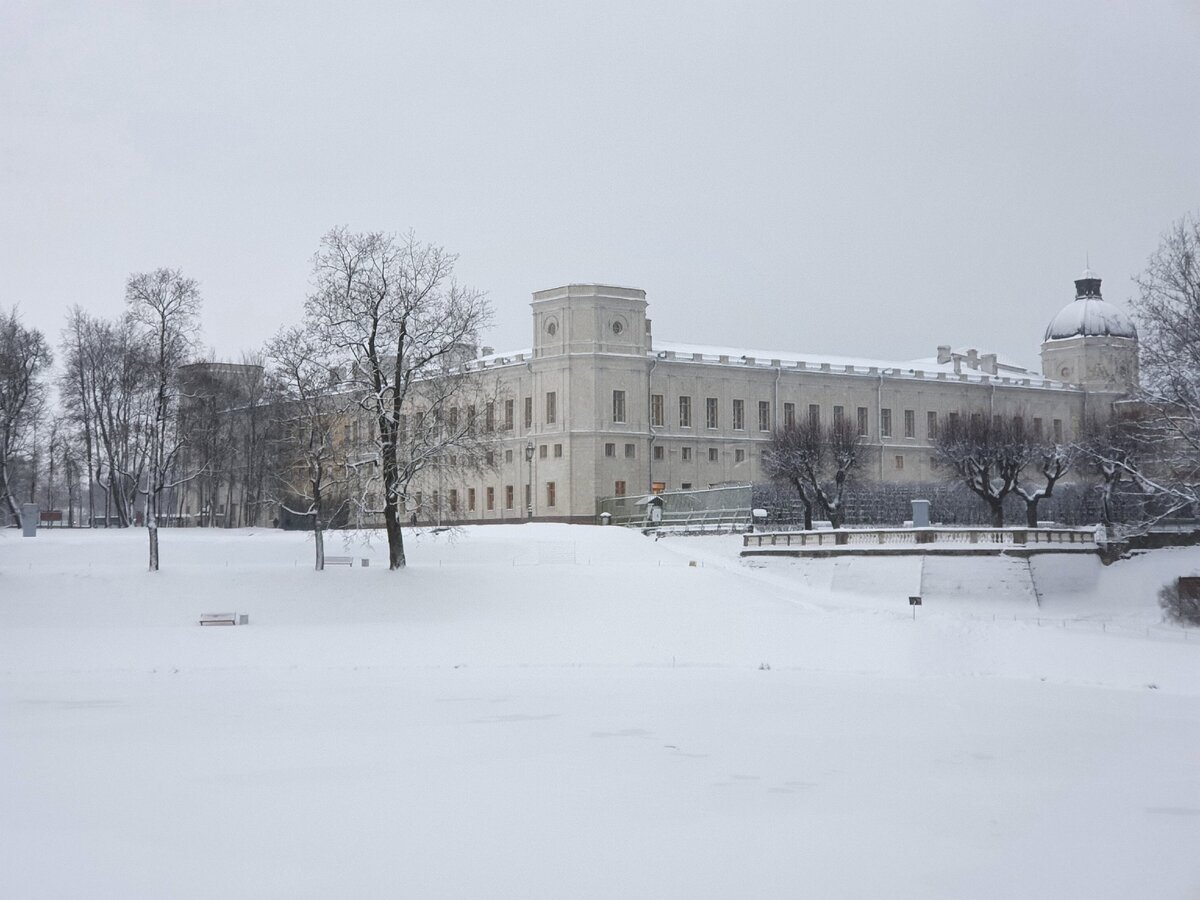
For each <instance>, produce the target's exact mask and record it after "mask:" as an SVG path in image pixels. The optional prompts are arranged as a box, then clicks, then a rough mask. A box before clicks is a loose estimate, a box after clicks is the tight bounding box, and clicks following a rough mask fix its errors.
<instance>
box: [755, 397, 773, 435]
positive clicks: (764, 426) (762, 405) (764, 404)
mask: <svg viewBox="0 0 1200 900" xmlns="http://www.w3.org/2000/svg"><path fill="white" fill-rule="evenodd" d="M758 430H759V431H770V430H771V404H770V402H769V401H767V400H759V401H758Z"/></svg>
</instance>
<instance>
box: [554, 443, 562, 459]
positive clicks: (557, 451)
mask: <svg viewBox="0 0 1200 900" xmlns="http://www.w3.org/2000/svg"><path fill="white" fill-rule="evenodd" d="M554 458H555V459H562V444H555V445H554Z"/></svg>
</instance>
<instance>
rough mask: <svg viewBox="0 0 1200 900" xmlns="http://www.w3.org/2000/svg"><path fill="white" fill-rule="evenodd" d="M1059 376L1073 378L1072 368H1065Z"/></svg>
mask: <svg viewBox="0 0 1200 900" xmlns="http://www.w3.org/2000/svg"><path fill="white" fill-rule="evenodd" d="M1059 374H1060V375H1062V377H1063V378H1070V377H1071V367H1070V366H1063V367H1062V371H1061V372H1060V373H1059Z"/></svg>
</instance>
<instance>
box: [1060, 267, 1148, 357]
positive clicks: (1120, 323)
mask: <svg viewBox="0 0 1200 900" xmlns="http://www.w3.org/2000/svg"><path fill="white" fill-rule="evenodd" d="M1081 336H1082V337H1119V338H1129V339H1131V340H1135V341H1136V340H1137V336H1138V334H1137V328H1136V327H1134V324H1133V321H1132V320H1131V319H1130V318H1129V316H1127V315H1126V314H1125V313H1123V312H1121V310H1119V309H1117V308H1116V307H1115V306H1113V305H1112V304H1111V303H1109V302H1107V301H1106V300H1105V299H1104V298H1103V297H1101V296H1100V276H1099V275H1097V274H1096V273H1095V272H1093V271H1092V270H1091V269H1088V270H1087V271H1086V272H1084V273H1083V275H1082V276H1081V277H1080V278H1078V279H1077V280H1076V281H1075V299H1074V300H1073V301H1071V302H1070V303H1068V304H1067V305H1066V306H1064V307H1063V308H1062V310H1061V311H1060V312H1059V314H1058V315H1057V316H1055V317H1054V318H1053V319H1051V320H1050V324H1049V325H1047V326H1046V336H1045V338H1043V340H1046V341H1058V340H1062V339H1064V338H1073V337H1081Z"/></svg>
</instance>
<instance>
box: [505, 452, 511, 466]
mask: <svg viewBox="0 0 1200 900" xmlns="http://www.w3.org/2000/svg"><path fill="white" fill-rule="evenodd" d="M504 461H505V462H506V463H510V462H512V451H511V450H505V451H504Z"/></svg>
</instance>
